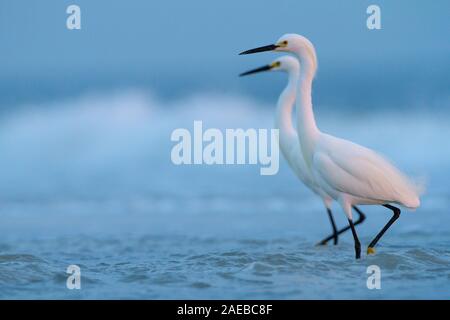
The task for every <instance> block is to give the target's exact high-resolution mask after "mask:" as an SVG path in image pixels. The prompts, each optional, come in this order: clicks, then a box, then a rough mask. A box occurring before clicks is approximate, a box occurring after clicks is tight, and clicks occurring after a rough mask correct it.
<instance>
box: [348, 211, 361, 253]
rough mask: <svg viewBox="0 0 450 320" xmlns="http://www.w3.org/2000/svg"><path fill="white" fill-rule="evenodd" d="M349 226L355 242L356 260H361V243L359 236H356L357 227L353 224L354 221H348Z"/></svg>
mask: <svg viewBox="0 0 450 320" xmlns="http://www.w3.org/2000/svg"><path fill="white" fill-rule="evenodd" d="M348 224H349V225H350V228H351V229H352V234H353V240H354V242H355V258H356V259H359V258H361V243H360V242H359V239H358V235H357V234H356V230H355V225H354V224H353V221H352V220H350V219H348Z"/></svg>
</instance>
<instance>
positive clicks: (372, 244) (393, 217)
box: [367, 204, 400, 254]
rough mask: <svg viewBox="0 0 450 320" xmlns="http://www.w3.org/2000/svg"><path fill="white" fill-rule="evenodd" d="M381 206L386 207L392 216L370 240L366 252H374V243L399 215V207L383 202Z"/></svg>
mask: <svg viewBox="0 0 450 320" xmlns="http://www.w3.org/2000/svg"><path fill="white" fill-rule="evenodd" d="M383 207H386V208H388V209H390V210H392V212H393V213H394V214H393V215H392V218H391V219H390V220H389V221H388V223H386V225H385V226H384V227H383V229H381V231H380V232H379V233H378V234H377V235H376V236H375V238H374V239H373V240H372V242H371V243H370V244H369V246H368V247H367V254H371V253H375V249H374V247H375V245H376V244H377V243H378V241H379V240H380V239H381V237H382V236H383V234H384V233H385V232H386V231H387V229H389V227H390V226H391V225H392V224H393V223H394V222H395V220H397V219H398V218H399V217H400V209H399V208H397V207H394V206H391V205H390V204H384V205H383Z"/></svg>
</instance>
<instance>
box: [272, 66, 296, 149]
mask: <svg viewBox="0 0 450 320" xmlns="http://www.w3.org/2000/svg"><path fill="white" fill-rule="evenodd" d="M288 77H289V80H288V84H287V86H286V87H285V88H284V90H283V92H282V93H281V95H280V98H279V99H278V104H277V110H276V116H275V128H277V129H279V131H280V147H281V150H282V151H283V150H291V149H292V143H298V139H297V132H296V131H295V129H294V126H293V124H292V109H293V108H294V103H295V97H296V94H297V92H296V91H297V86H298V77H299V68H298V67H296V68H294V67H293V68H291V69H289V70H288Z"/></svg>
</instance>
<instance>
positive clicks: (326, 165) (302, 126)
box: [241, 34, 420, 259]
mask: <svg viewBox="0 0 450 320" xmlns="http://www.w3.org/2000/svg"><path fill="white" fill-rule="evenodd" d="M263 51H282V52H291V53H294V54H295V55H296V56H297V57H298V59H299V61H300V64H301V70H300V78H299V94H300V97H299V99H298V100H297V124H298V125H297V129H298V135H299V139H300V144H301V149H302V154H303V157H304V159H305V162H306V165H307V167H308V168H309V169H310V170H311V173H312V175H313V178H314V182H315V183H316V184H317V185H318V186H319V187H320V188H321V190H323V191H325V192H326V194H327V195H329V196H330V197H331V198H333V199H334V200H336V201H338V202H339V204H340V205H341V207H342V209H343V210H344V212H345V214H346V216H347V219H348V221H349V226H350V228H351V230H352V234H353V239H354V243H355V256H356V258H357V259H359V258H360V256H361V244H360V241H359V239H358V235H357V233H356V230H355V227H354V223H353V218H352V210H351V208H352V206H354V205H358V204H364V205H383V206H384V207H386V208H388V209H390V210H392V212H393V216H392V218H391V219H390V220H389V221H388V223H387V224H386V225H385V226H384V227H383V228H382V230H381V231H380V232H379V233H378V234H377V235H376V236H375V238H374V239H373V240H372V241H371V242H370V244H369V246H368V248H367V254H371V253H375V250H374V247H375V245H376V244H377V242H378V241H379V240H380V238H381V237H382V236H383V234H384V233H385V232H386V230H388V229H389V227H390V226H391V225H392V224H393V223H394V222H395V221H396V220H397V219H398V218H399V216H400V209H399V208H397V207H395V206H393V205H392V204H398V205H402V206H404V207H406V208H410V209H415V208H417V207H419V206H420V199H419V193H420V188H419V187H418V186H416V185H415V184H414V183H412V182H411V181H410V180H409V179H408V178H407V177H406V176H405V175H404V174H402V173H401V172H400V171H399V170H398V169H397V168H396V167H395V166H394V165H392V164H391V163H390V162H389V161H387V160H386V159H384V158H383V157H382V156H380V155H379V154H377V153H376V152H374V151H372V150H370V149H368V148H365V147H362V146H360V145H357V144H355V143H353V142H350V141H347V140H344V139H339V138H336V137H333V136H331V135H329V134H325V133H322V132H321V131H320V130H319V129H318V127H317V126H316V121H315V118H314V113H313V108H312V97H311V88H312V81H313V79H314V75H315V73H316V70H317V57H316V51H315V49H314V46H313V44H312V43H311V42H310V41H309V40H308V39H306V38H305V37H303V36H300V35H297V34H286V35H284V36H282V37H281V38H280V39H279V40H278V41H277V42H276V43H275V44H271V45H268V46H263V47H259V48H255V49H251V50H247V51H244V52H242V53H241V54H251V53H256V52H263Z"/></svg>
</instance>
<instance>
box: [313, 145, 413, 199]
mask: <svg viewBox="0 0 450 320" xmlns="http://www.w3.org/2000/svg"><path fill="white" fill-rule="evenodd" d="M331 142H332V143H329V142H328V143H325V144H324V146H326V147H325V148H322V151H321V152H318V153H316V155H315V156H314V167H315V169H316V171H317V173H318V174H319V175H320V176H321V178H322V179H323V180H324V181H326V183H327V184H329V185H330V186H331V187H332V188H334V189H335V190H338V191H340V192H344V193H348V194H351V195H353V196H357V197H359V198H365V199H372V200H378V201H386V202H400V203H402V202H408V200H411V199H413V198H414V199H416V198H417V193H416V190H415V189H414V186H413V185H412V184H411V183H410V182H409V181H408V179H407V178H406V176H404V175H403V174H402V173H401V172H400V171H398V170H397V169H396V168H395V167H394V166H393V165H392V164H391V163H390V162H389V161H387V160H386V159H384V158H383V157H381V156H380V155H378V154H376V153H375V152H374V151H372V150H370V149H367V148H364V147H362V146H359V145H357V144H354V143H352V142H349V141H346V140H341V139H336V138H334V139H333V140H332V141H331Z"/></svg>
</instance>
